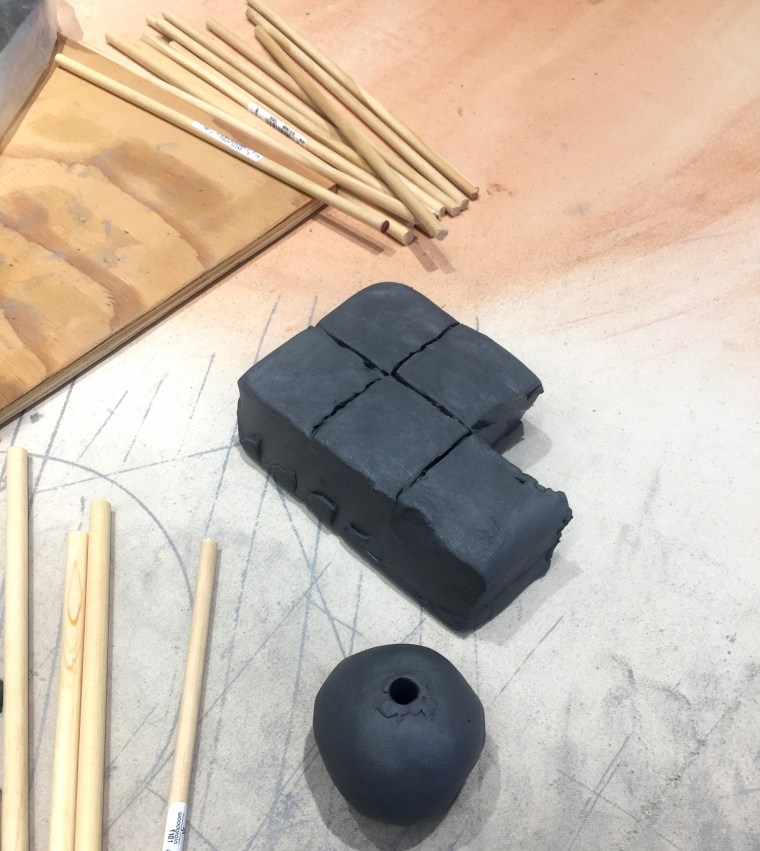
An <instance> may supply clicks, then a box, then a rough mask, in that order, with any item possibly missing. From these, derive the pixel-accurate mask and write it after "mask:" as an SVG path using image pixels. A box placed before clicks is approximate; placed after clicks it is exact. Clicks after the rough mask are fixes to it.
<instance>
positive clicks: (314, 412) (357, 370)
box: [238, 328, 382, 495]
mask: <svg viewBox="0 0 760 851" xmlns="http://www.w3.org/2000/svg"><path fill="white" fill-rule="evenodd" d="M380 378H382V373H381V372H379V371H377V370H375V369H372V368H370V367H368V366H367V365H366V364H365V363H364V361H362V359H361V358H360V357H358V356H357V355H355V354H353V352H350V351H349V350H348V349H346V348H345V347H343V346H339V345H338V344H337V343H336V342H335V341H334V340H333V339H331V338H330V337H329V336H328V335H327V334H325V333H324V332H323V331H321V330H320V329H318V328H308V329H307V330H306V331H302V332H301V333H300V334H296V336H295V337H293V338H292V339H290V340H288V341H287V342H286V343H284V344H283V345H282V346H280V348H279V349H276V350H275V351H274V352H272V353H271V354H269V355H267V356H266V357H265V358H262V360H260V361H259V362H258V363H257V364H255V365H254V366H252V367H251V368H250V369H249V370H248V371H247V372H246V373H245V374H244V375H243V376H242V377H241V378H240V380H239V381H238V389H239V390H240V400H239V402H238V432H239V436H240V443H241V445H242V447H243V448H244V449H245V451H246V452H247V453H248V455H249V456H250V457H251V458H253V459H254V460H255V461H258V462H259V463H261V464H262V466H264V467H265V468H266V469H267V470H269V472H270V473H271V474H272V477H273V478H274V479H275V480H276V481H278V482H279V483H280V484H281V485H282V486H283V487H284V488H285V489H286V490H288V491H291V492H293V491H295V490H296V488H297V473H298V472H300V471H301V470H303V469H305V467H308V464H309V461H308V458H307V457H306V455H305V453H306V452H307V450H308V449H309V447H310V440H311V436H312V434H313V432H314V431H315V429H316V428H317V427H318V426H319V425H320V423H322V422H323V421H325V420H326V419H327V418H329V417H330V416H331V415H332V414H333V413H334V412H335V411H336V409H338V408H339V407H340V405H342V404H344V403H345V402H346V401H347V400H349V399H351V398H352V397H353V396H356V395H357V394H358V393H361V392H362V390H364V389H365V388H366V387H367V386H368V385H369V384H371V383H372V382H373V381H377V380H378V379H380ZM301 492H302V495H305V493H304V492H303V489H301ZM306 493H308V491H307V492H306Z"/></svg>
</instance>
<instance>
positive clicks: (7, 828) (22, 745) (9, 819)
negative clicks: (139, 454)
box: [2, 446, 29, 851]
mask: <svg viewBox="0 0 760 851" xmlns="http://www.w3.org/2000/svg"><path fill="white" fill-rule="evenodd" d="M5 476H6V479H5V481H6V500H7V519H6V523H7V538H6V547H7V549H6V552H7V556H6V561H5V673H4V677H5V684H4V685H5V688H4V692H3V697H4V706H3V814H2V847H3V848H4V849H5V851H28V849H29V459H28V457H27V453H26V450H25V449H22V448H21V447H20V446H11V447H9V448H8V452H7V453H6V467H5Z"/></svg>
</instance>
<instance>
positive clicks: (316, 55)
mask: <svg viewBox="0 0 760 851" xmlns="http://www.w3.org/2000/svg"><path fill="white" fill-rule="evenodd" d="M248 4H249V6H251V7H252V8H253V9H255V10H256V11H257V12H258V13H259V14H260V15H262V16H263V17H264V18H266V19H267V20H268V21H269V22H270V23H271V24H272V25H273V26H275V27H276V28H277V29H278V30H280V31H281V32H283V33H284V34H285V35H286V36H287V37H288V38H289V39H290V40H291V41H292V42H294V43H295V44H297V45H298V46H299V47H300V48H301V49H302V50H304V51H305V52H306V53H308V54H309V56H310V57H311V58H312V59H313V60H314V61H315V62H318V63H319V64H320V65H321V66H322V67H323V68H324V69H325V71H327V72H328V73H329V74H331V75H332V76H333V77H334V78H335V79H336V80H338V82H340V83H342V84H343V85H344V86H345V87H346V88H347V89H348V90H349V91H350V92H351V93H352V94H353V95H355V96H356V97H357V98H359V100H361V101H363V102H364V103H365V104H366V105H367V106H368V107H369V108H370V109H371V110H372V111H373V112H374V113H375V114H376V115H377V116H378V118H380V119H382V120H383V121H384V122H385V123H386V124H387V125H388V126H389V127H391V128H392V129H393V130H394V131H395V132H396V133H397V134H398V135H399V136H400V137H401V138H402V139H404V140H405V141H406V142H407V143H408V144H409V145H411V146H412V147H413V148H415V149H416V150H417V151H418V153H419V154H421V155H422V156H423V157H425V158H426V159H427V160H428V162H430V163H431V165H433V166H434V167H435V168H436V169H437V170H438V171H439V172H440V173H441V174H443V175H445V176H446V177H447V178H448V179H449V180H450V181H451V182H452V183H453V184H455V185H456V186H458V187H459V188H460V189H461V190H462V192H464V193H465V194H466V195H468V196H469V197H470V198H473V199H475V198H477V197H478V187H477V186H475V184H474V183H472V181H470V180H468V178H466V177H465V176H464V175H463V174H462V173H461V172H460V171H459V170H458V169H456V168H455V167H454V166H453V165H451V163H449V162H448V161H447V160H445V159H444V158H443V157H442V156H441V155H440V154H439V153H437V152H436V151H434V150H433V149H432V148H431V147H430V146H429V145H427V144H426V143H425V142H423V140H422V139H420V137H419V136H418V135H417V134H416V133H414V132H412V131H411V130H410V129H409V128H408V127H407V126H406V125H405V124H403V122H401V121H400V120H399V119H397V118H395V117H394V116H393V115H391V113H390V112H389V111H388V110H387V109H386V108H385V107H384V106H383V105H382V104H381V103H380V102H379V101H378V100H377V99H376V98H374V97H373V96H372V95H371V94H370V93H369V92H367V91H366V90H365V89H363V88H362V87H361V86H360V85H359V84H358V83H356V81H355V80H354V79H353V78H352V77H350V76H349V75H348V74H347V73H346V72H345V71H344V70H343V69H341V68H340V67H339V66H338V65H336V64H335V63H334V62H333V61H332V60H331V59H329V58H328V57H327V56H325V54H324V53H322V51H320V50H319V49H318V48H316V47H315V46H314V45H312V44H310V43H309V42H308V41H307V40H306V39H305V38H303V37H302V36H301V35H300V34H299V33H298V32H297V31H296V30H295V29H294V28H293V27H291V26H290V25H289V24H288V23H287V22H286V21H285V20H283V19H282V18H281V17H280V16H279V15H277V14H276V13H275V12H274V11H273V10H272V9H270V8H269V6H267V5H266V3H264V2H262V0H248Z"/></svg>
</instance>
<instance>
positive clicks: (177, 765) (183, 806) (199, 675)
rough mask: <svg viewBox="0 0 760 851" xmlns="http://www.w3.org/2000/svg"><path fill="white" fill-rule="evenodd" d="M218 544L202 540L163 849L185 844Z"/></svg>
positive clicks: (180, 846)
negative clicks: (183, 842) (184, 836)
mask: <svg viewBox="0 0 760 851" xmlns="http://www.w3.org/2000/svg"><path fill="white" fill-rule="evenodd" d="M216 561H217V545H216V542H215V541H210V540H208V539H206V540H204V541H203V543H202V544H201V554H200V560H199V563H198V577H197V579H196V582H195V599H194V601H193V614H192V619H191V624H190V640H189V643H188V648H187V661H186V663H185V681H184V684H183V687H182V699H181V701H180V708H179V721H178V724H177V742H176V745H175V747H174V762H173V765H172V779H171V785H170V786H169V806H168V812H167V818H166V827H165V829H164V835H163V845H162V846H161V847H162V849H166V848H179V849H181V848H182V839H183V834H184V831H185V827H186V822H187V804H188V799H189V797H190V794H189V793H190V781H191V779H192V773H193V756H194V754H195V741H196V737H197V732H198V714H199V711H200V706H201V696H202V691H203V672H204V669H205V667H206V651H207V645H208V632H209V623H210V621H211V606H212V602H213V599H214V578H215V575H216Z"/></svg>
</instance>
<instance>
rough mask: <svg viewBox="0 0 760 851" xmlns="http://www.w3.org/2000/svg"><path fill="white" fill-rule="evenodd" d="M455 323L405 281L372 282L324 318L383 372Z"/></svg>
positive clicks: (336, 333) (337, 335)
mask: <svg viewBox="0 0 760 851" xmlns="http://www.w3.org/2000/svg"><path fill="white" fill-rule="evenodd" d="M452 325H456V320H455V319H454V317H453V316H449V314H448V313H446V312H444V311H443V310H441V308H440V307H438V306H437V305H436V304H433V302H432V301H430V299H429V298H425V296H424V295H422V293H418V292H417V291H416V290H413V289H412V288H411V287H408V286H406V285H405V284H395V283H391V282H386V283H381V284H373V285H372V286H371V287H366V288H365V289H363V290H360V291H359V292H358V293H356V295H353V296H351V298H348V299H346V301H344V302H343V304H341V305H339V306H338V307H336V308H335V310H333V311H332V313H328V314H327V316H325V318H324V319H322V320H321V321H320V323H319V327H320V328H323V329H324V330H325V331H327V333H328V334H330V335H331V336H332V337H334V338H335V339H337V340H340V341H341V342H342V343H344V344H345V345H346V346H348V347H349V348H351V349H353V350H354V351H356V352H359V353H360V354H361V355H362V356H363V357H365V358H366V359H367V360H368V361H369V362H370V363H372V364H374V365H375V366H377V367H379V368H380V369H382V370H383V371H384V372H387V373H390V372H392V371H393V370H394V369H395V368H396V367H397V366H398V365H399V364H400V363H401V362H402V361H403V360H404V359H405V358H407V357H409V355H411V354H412V353H413V352H416V351H418V350H419V349H420V348H421V347H422V346H424V345H425V344H426V343H429V342H430V341H431V340H434V339H435V338H436V337H438V336H439V334H442V333H443V332H444V331H445V330H446V329H447V328H449V327H451V326H452Z"/></svg>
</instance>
